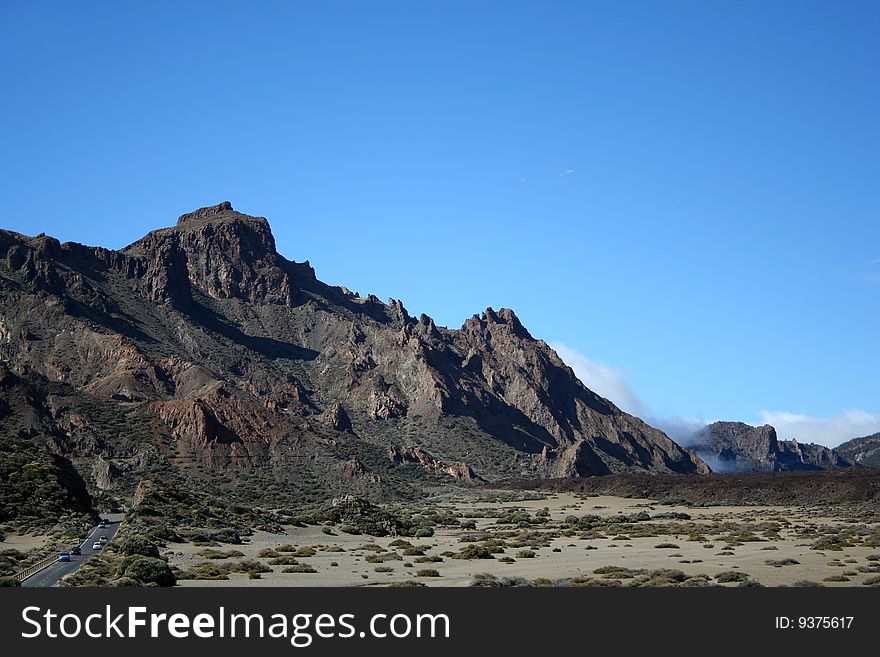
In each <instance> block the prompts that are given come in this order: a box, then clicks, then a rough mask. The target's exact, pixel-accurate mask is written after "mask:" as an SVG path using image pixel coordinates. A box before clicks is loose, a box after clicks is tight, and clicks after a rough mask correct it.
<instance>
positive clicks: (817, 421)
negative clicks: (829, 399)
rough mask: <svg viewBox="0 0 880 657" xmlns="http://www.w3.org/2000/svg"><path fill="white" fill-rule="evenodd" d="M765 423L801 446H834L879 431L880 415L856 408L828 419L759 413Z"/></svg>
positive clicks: (775, 412)
mask: <svg viewBox="0 0 880 657" xmlns="http://www.w3.org/2000/svg"><path fill="white" fill-rule="evenodd" d="M758 415H760V416H761V420H762V421H763V422H764V423H765V424H772V425H773V426H774V427H776V433H777V434H778V435H779V438H780V439H782V440H791V439H792V438H797V439H798V442H802V443H819V444H820V445H825V446H827V447H837V445H839V444H840V443H842V442H845V441H847V440H849V439H850V438H858V437H860V436H867V435H870V434H872V433H877V432H878V431H880V415H878V414H877V413H870V412H868V411H862V410H858V409H853V410H848V411H844V412H843V413H840V414H838V415H833V416H831V417H813V416H810V415H803V414H800V413H788V412H786V411H761V412H760V413H758Z"/></svg>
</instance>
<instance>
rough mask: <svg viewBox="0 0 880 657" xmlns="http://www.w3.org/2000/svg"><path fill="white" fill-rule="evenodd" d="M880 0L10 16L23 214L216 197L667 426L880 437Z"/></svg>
mask: <svg viewBox="0 0 880 657" xmlns="http://www.w3.org/2000/svg"><path fill="white" fill-rule="evenodd" d="M878 33H880V4H878V3H876V2H854V1H843V2H831V1H829V2H803V1H798V2H794V1H792V2H766V1H764V2H736V3H722V2H711V3H709V2H699V1H696V0H695V1H693V2H602V3H591V2H537V1H535V2H418V3H412V2H400V3H384V2H370V3H363V2H322V3H305V2H248V3H241V2H238V3H231V2H187V3H177V2H164V3H163V2H157V3H139V4H135V3H117V2H88V3H69V2H56V3H51V2H17V1H9V0H5V1H4V2H3V3H2V4H0V52H2V61H3V66H2V68H0V89H2V94H3V102H2V103H0V121H2V126H3V128H2V131H0V151H2V153H3V157H2V158H0V180H2V181H3V182H2V193H3V204H4V213H3V221H2V223H0V225H2V227H4V228H10V229H13V230H17V231H20V232H24V233H28V234H35V233H38V232H41V231H45V232H47V233H49V234H52V235H55V236H57V237H59V238H60V239H62V240H77V241H81V242H85V243H90V244H100V245H104V246H108V247H121V246H123V245H125V244H128V243H130V242H132V241H134V240H135V239H137V238H138V237H140V236H141V235H142V234H143V233H145V232H147V231H148V230H150V229H153V228H157V227H160V226H165V225H170V224H172V223H173V222H174V220H175V218H176V217H177V216H178V215H179V214H181V213H183V212H185V211H188V210H191V209H193V208H196V207H199V206H203V205H208V204H213V203H216V202H219V201H221V200H224V199H228V200H231V201H232V202H233V205H234V206H235V207H236V208H237V209H239V210H241V211H244V212H247V213H250V214H259V215H264V216H266V217H268V218H269V220H270V222H271V224H272V226H273V230H274V232H275V236H276V240H277V243H278V246H279V250H280V251H281V252H282V253H283V254H284V255H286V256H287V257H289V258H291V259H295V260H305V259H309V260H310V261H311V262H312V264H313V265H314V266H315V267H316V269H317V272H318V275H319V277H321V278H322V279H323V280H325V281H327V282H330V283H334V284H344V285H347V286H348V287H350V288H352V289H354V290H357V291H359V292H361V293H362V294H366V293H375V294H377V295H378V296H380V297H381V298H383V299H385V298H387V297H389V296H393V297H395V298H401V299H402V300H403V301H404V303H405V305H406V306H407V308H408V309H409V310H410V312H411V313H414V314H417V313H420V312H425V313H427V314H429V315H431V316H433V317H434V318H435V320H436V321H437V323H438V324H444V325H448V326H451V327H457V326H459V325H460V324H461V323H462V322H463V321H464V320H465V319H466V318H467V317H468V316H470V315H471V314H473V313H475V312H480V311H481V310H483V309H484V308H486V307H487V306H493V307H495V308H498V307H502V306H510V307H513V308H514V309H515V310H516V311H517V313H518V314H519V316H520V317H521V319H522V320H523V322H524V323H525V324H526V326H528V327H529V329H530V330H531V331H532V333H533V334H534V335H535V336H537V337H541V338H544V339H546V340H547V341H548V342H551V343H553V344H555V345H558V346H559V347H560V352H561V353H563V355H564V357H565V358H566V359H567V360H568V361H569V362H570V363H571V364H572V365H574V366H576V368H577V369H578V371H579V372H581V373H582V375H583V378H585V379H588V381H587V382H588V383H590V384H592V385H593V386H594V387H596V388H597V389H599V391H600V392H604V393H605V394H608V395H609V396H611V397H612V399H614V400H615V401H618V403H621V404H622V405H624V406H625V407H628V408H629V409H630V410H638V411H639V412H640V413H641V414H643V415H645V416H649V417H651V418H661V419H663V418H666V419H669V418H683V419H686V420H701V419H702V420H714V419H739V420H743V421H747V422H751V423H756V422H761V421H763V420H766V419H770V420H773V421H774V422H776V423H777V427H778V428H780V429H781V430H782V433H783V435H784V436H785V437H790V436H789V435H787V434H793V433H796V434H797V435H798V436H799V437H800V438H802V439H803V438H807V439H813V440H819V441H821V442H825V443H836V442H839V441H840V440H841V439H843V438H846V437H851V436H854V435H859V434H861V433H868V432H870V431H876V430H880V395H878V392H880V383H878V382H880V377H878V372H880V349H877V338H876V336H877V326H878V319H880V306H878V303H877V302H878V295H880V239H878V238H880V227H878V226H880V222H878V219H880V217H878V210H880V155H878V154H880V128H878V120H877V117H878V116H880V67H878V66H877V62H878V61H880V39H878V38H877V34H878Z"/></svg>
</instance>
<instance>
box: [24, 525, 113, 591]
mask: <svg viewBox="0 0 880 657" xmlns="http://www.w3.org/2000/svg"><path fill="white" fill-rule="evenodd" d="M103 517H105V518H107V519H108V520H109V521H110V524H109V525H107V527H106V528H104V529H98V528H97V527H95V529H94V531H93V532H92V533H91V534H89V537H88V538H87V539H86V540H85V541H84V542H83V544H82V546H81V548H82V554H81V555H76V554H71V555H70V561H56V562H55V563H53V564H52V565H51V566H48V567H46V568H43V570H41V571H39V572H37V573H34V574H33V575H31V576H30V577H28V578H27V579H26V580H24V581H23V582H22V583H21V585H22V586H55V585H56V584H58V580H59V579H61V578H62V577H64V576H65V575H69V574H70V573H72V572H74V571H76V569H77V568H79V567H80V566H81V565H82V564H83V561H85V560H86V559H88V558H89V555H92V554H98V553H99V552H100V550H93V549H92V544H93V543H94V542H95V541H97V540H98V539H99V538H100V537H101V536H106V537H107V538H109V539H111V540H112V539H113V537H114V536H115V535H116V532H117V531H118V530H119V523H120V522H121V521H122V518H123V517H124V515H123V514H122V513H110V514H107V515H105V516H103Z"/></svg>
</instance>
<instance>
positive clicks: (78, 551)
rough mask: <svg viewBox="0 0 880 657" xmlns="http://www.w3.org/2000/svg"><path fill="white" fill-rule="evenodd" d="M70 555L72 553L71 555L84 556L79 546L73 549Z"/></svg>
mask: <svg viewBox="0 0 880 657" xmlns="http://www.w3.org/2000/svg"><path fill="white" fill-rule="evenodd" d="M70 553H71V554H82V549H81V548H80V546H79V545H77V546H76V547H75V548H73V549H72V550H71V551H70Z"/></svg>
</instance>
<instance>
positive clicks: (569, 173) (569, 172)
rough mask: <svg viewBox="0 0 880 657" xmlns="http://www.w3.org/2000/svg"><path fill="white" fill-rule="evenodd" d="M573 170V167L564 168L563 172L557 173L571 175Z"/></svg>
mask: <svg viewBox="0 0 880 657" xmlns="http://www.w3.org/2000/svg"><path fill="white" fill-rule="evenodd" d="M574 172H575V171H574V169H566V170H565V171H563V172H562V173H560V174H559V175H560V176H570V175H572V174H573V173H574Z"/></svg>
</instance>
